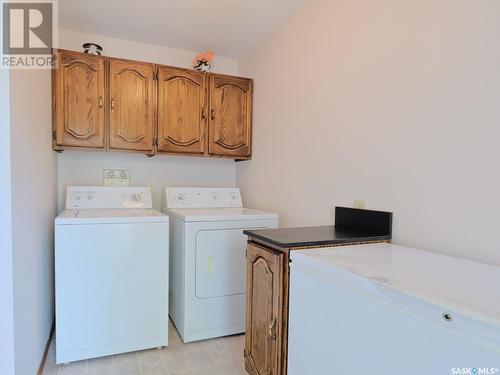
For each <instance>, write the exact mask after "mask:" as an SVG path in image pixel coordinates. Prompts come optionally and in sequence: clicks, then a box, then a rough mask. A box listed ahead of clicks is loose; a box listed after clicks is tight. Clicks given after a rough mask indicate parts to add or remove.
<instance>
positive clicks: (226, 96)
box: [209, 74, 253, 159]
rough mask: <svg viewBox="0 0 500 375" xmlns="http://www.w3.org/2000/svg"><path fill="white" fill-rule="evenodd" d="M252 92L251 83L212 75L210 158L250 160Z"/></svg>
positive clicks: (242, 79) (241, 79) (240, 79)
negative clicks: (211, 156)
mask: <svg viewBox="0 0 500 375" xmlns="http://www.w3.org/2000/svg"><path fill="white" fill-rule="evenodd" d="M252 92H253V83H252V80H250V79H245V78H238V77H230V76H224V75H219V74H211V75H210V139H209V153H210V155H214V156H228V157H235V158H241V159H246V158H249V157H250V156H251V150H252V145H251V136H252V95H253V94H252Z"/></svg>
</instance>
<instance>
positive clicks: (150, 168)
mask: <svg viewBox="0 0 500 375" xmlns="http://www.w3.org/2000/svg"><path fill="white" fill-rule="evenodd" d="M107 168H110V169H113V168H114V169H126V170H129V171H130V174H131V178H130V185H131V186H151V187H152V193H153V206H154V207H155V208H157V209H161V207H162V190H163V188H164V187H165V186H221V187H224V186H234V183H235V168H234V161H232V160H222V159H208V158H193V157H174V156H168V157H167V156H155V157H153V158H148V157H147V156H145V155H138V154H127V153H113V152H107V153H98V152H85V151H80V152H78V151H71V152H67V153H66V151H65V152H64V153H63V154H62V155H60V156H59V190H60V192H61V194H60V195H59V198H60V200H59V208H60V209H61V210H62V209H64V203H65V197H66V196H65V194H64V192H65V187H66V186H68V185H102V184H103V169H107Z"/></svg>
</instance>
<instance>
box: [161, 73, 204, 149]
mask: <svg viewBox="0 0 500 375" xmlns="http://www.w3.org/2000/svg"><path fill="white" fill-rule="evenodd" d="M207 104H208V103H207V92H206V74H204V73H200V72H195V71H189V70H186V69H176V68H172V67H166V66H160V67H159V68H158V151H159V152H170V153H181V154H183V153H185V154H204V153H205V150H206V128H207V119H208V113H207Z"/></svg>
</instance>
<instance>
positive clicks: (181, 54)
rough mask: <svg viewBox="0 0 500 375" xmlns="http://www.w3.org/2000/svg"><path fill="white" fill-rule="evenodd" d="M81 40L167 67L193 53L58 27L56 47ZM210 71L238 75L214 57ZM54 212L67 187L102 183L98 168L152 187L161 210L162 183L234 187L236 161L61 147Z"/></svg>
mask: <svg viewBox="0 0 500 375" xmlns="http://www.w3.org/2000/svg"><path fill="white" fill-rule="evenodd" d="M85 42H95V43H98V44H100V45H101V46H102V47H103V48H104V54H105V55H107V56H116V57H122V58H130V59H137V60H142V61H150V62H155V63H161V64H166V65H173V66H181V67H190V64H191V61H192V59H193V56H194V55H195V53H196V52H193V51H186V50H179V49H174V48H165V47H160V46H155V45H150V44H144V43H138V42H131V41H127V40H123V39H116V38H109V37H104V36H99V35H92V34H84V33H80V32H76V31H71V30H60V31H59V45H60V47H61V48H64V49H70V50H77V51H81V50H82V48H81V45H82V44H83V43H85ZM213 71H216V72H220V73H227V74H238V62H237V61H236V60H234V59H226V58H223V57H216V59H215V61H214V64H213ZM58 163H59V210H61V209H63V208H64V199H65V198H64V197H65V190H66V186H68V185H93V184H97V185H102V184H103V170H104V169H106V168H112V169H127V170H130V172H131V184H132V185H134V186H142V185H143V186H151V187H152V189H153V199H154V206H155V208H158V209H159V208H161V191H162V189H163V187H164V186H166V185H170V186H234V184H235V163H234V161H232V160H222V159H207V158H198V157H172V156H155V157H153V158H147V157H146V156H145V155H141V154H129V153H120V152H107V153H102V152H75V151H65V152H63V153H62V154H60V155H59V156H58Z"/></svg>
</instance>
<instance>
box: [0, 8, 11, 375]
mask: <svg viewBox="0 0 500 375" xmlns="http://www.w3.org/2000/svg"><path fill="white" fill-rule="evenodd" d="M0 13H1V11H0ZM9 104H10V98H9V72H8V71H7V70H0V207H1V209H0V306H1V308H0V310H1V314H0V332H1V334H0V374H6V375H10V374H13V373H14V296H13V285H12V281H13V280H12V219H11V213H12V202H11V186H10V181H11V180H10V178H11V175H10V116H9V113H10V111H9Z"/></svg>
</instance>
